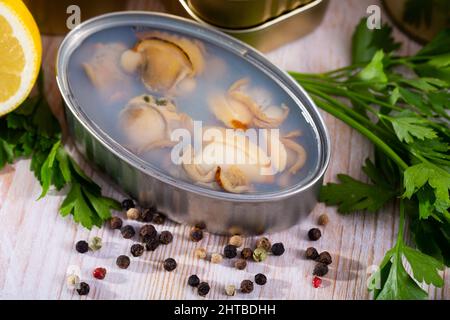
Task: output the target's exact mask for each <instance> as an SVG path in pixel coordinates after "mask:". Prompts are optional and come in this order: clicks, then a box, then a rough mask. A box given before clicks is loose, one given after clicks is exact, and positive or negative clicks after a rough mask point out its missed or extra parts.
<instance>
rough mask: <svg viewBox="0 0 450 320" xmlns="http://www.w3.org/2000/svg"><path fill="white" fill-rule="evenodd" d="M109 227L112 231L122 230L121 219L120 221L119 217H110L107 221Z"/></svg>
mask: <svg viewBox="0 0 450 320" xmlns="http://www.w3.org/2000/svg"><path fill="white" fill-rule="evenodd" d="M109 226H110V227H111V229H113V230H114V229H120V228H122V219H120V218H119V217H112V218H111V219H110V220H109Z"/></svg>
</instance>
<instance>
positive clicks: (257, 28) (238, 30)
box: [178, 0, 324, 34]
mask: <svg viewBox="0 0 450 320" xmlns="http://www.w3.org/2000/svg"><path fill="white" fill-rule="evenodd" d="M178 1H179V2H180V4H181V6H182V7H183V9H184V10H185V11H186V12H187V13H188V14H189V15H190V16H191V18H192V19H194V20H195V21H197V22H199V23H201V24H203V25H205V26H209V27H213V28H215V29H218V30H220V31H222V32H226V33H229V34H241V33H252V32H258V31H261V30H264V29H267V28H270V27H271V26H273V25H276V24H278V23H280V22H282V21H284V20H286V19H289V18H291V17H293V16H295V15H297V14H299V13H301V12H304V11H307V10H309V9H311V8H313V7H315V6H317V5H319V4H321V3H322V2H323V1H324V0H312V1H311V2H309V3H306V4H304V5H301V6H300V7H298V8H295V9H292V10H290V11H287V12H285V13H282V14H281V15H279V16H277V17H274V18H273V19H270V20H268V21H265V22H262V23H261V24H259V25H256V26H252V27H248V28H226V27H223V26H217V25H215V24H213V23H211V22H208V21H205V20H204V19H203V18H202V17H200V16H199V15H198V14H197V13H195V11H194V10H193V9H192V8H191V7H190V6H189V4H188V3H187V2H186V0H178Z"/></svg>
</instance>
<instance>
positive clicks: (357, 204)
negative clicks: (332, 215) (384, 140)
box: [319, 161, 397, 213]
mask: <svg viewBox="0 0 450 320" xmlns="http://www.w3.org/2000/svg"><path fill="white" fill-rule="evenodd" d="M365 168H366V169H365V172H366V174H368V175H371V176H372V179H373V178H375V174H374V171H375V167H374V166H373V164H372V163H371V162H370V161H368V162H366V167H365ZM337 178H338V179H339V181H340V183H328V184H327V185H325V186H322V188H321V190H320V196H319V200H320V201H321V202H325V203H326V204H327V205H337V206H338V211H339V212H340V213H350V212H354V211H359V210H368V211H370V212H376V211H377V210H379V209H381V208H382V207H383V205H384V204H386V203H387V202H389V201H390V200H391V199H392V198H393V197H395V195H396V194H397V193H396V191H395V190H393V189H392V188H390V187H389V186H388V185H386V184H385V182H382V183H381V184H368V183H364V182H361V181H358V180H355V179H353V178H352V177H350V176H348V175H345V174H339V175H338V176H337ZM375 180H376V181H381V180H382V179H380V178H379V176H378V177H376V178H375Z"/></svg>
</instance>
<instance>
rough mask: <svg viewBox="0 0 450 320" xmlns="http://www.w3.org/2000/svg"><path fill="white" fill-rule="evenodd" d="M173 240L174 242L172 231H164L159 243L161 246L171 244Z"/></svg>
mask: <svg viewBox="0 0 450 320" xmlns="http://www.w3.org/2000/svg"><path fill="white" fill-rule="evenodd" d="M172 240H173V235H172V233H171V232H170V231H163V232H161V234H160V235H159V242H161V244H169V243H171V242H172Z"/></svg>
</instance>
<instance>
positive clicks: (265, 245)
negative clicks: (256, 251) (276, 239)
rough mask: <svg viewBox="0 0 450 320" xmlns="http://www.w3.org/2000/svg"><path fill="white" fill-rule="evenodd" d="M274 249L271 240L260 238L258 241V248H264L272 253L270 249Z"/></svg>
mask: <svg viewBox="0 0 450 320" xmlns="http://www.w3.org/2000/svg"><path fill="white" fill-rule="evenodd" d="M271 247H272V244H271V243H270V240H269V239H267V238H266V237H262V238H259V239H258V240H257V241H256V248H263V249H264V250H266V251H270V248H271Z"/></svg>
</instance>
